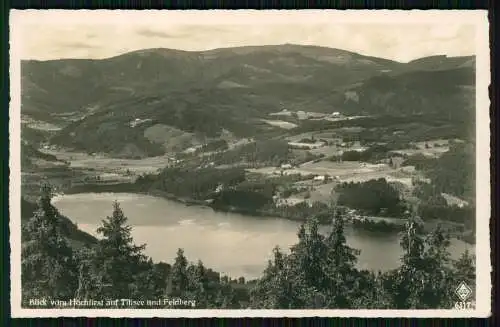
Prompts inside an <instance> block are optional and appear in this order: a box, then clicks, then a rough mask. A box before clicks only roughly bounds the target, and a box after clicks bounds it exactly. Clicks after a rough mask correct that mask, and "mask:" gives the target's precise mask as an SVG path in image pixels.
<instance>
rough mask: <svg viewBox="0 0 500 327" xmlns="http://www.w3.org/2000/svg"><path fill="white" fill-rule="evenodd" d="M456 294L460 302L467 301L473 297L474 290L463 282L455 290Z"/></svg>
mask: <svg viewBox="0 0 500 327" xmlns="http://www.w3.org/2000/svg"><path fill="white" fill-rule="evenodd" d="M455 294H456V295H457V296H458V298H459V299H460V300H462V301H467V300H468V299H469V298H470V297H471V295H472V289H471V288H470V287H469V285H467V284H466V283H465V282H461V283H460V284H459V285H458V287H457V289H456V290H455Z"/></svg>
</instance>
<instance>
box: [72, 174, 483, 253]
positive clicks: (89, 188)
mask: <svg viewBox="0 0 500 327" xmlns="http://www.w3.org/2000/svg"><path fill="white" fill-rule="evenodd" d="M64 193H65V194H78V193H132V194H138V195H148V196H155V197H159V198H163V199H167V200H171V201H174V202H177V203H182V204H184V205H186V206H198V207H205V208H211V209H212V210H214V211H215V212H223V213H235V214H240V215H243V216H247V217H262V218H271V217H274V218H281V219H286V220H289V221H295V222H301V223H303V222H305V221H306V220H305V219H297V218H295V217H291V216H288V215H285V214H280V213H279V212H268V211H266V210H257V211H252V210H245V209H243V208H239V207H235V206H217V207H215V206H212V205H211V204H210V203H209V202H207V201H204V200H196V199H192V198H187V197H179V196H176V195H174V194H172V193H167V192H164V191H160V190H141V189H138V186H137V185H135V184H133V183H119V184H83V185H78V186H75V187H71V188H69V189H67V190H65V192H64ZM349 223H350V225H352V227H353V228H356V229H360V230H365V231H371V232H375V233H379V234H381V235H382V234H394V233H395V232H400V231H401V230H402V227H403V226H404V224H401V225H398V224H394V223H384V224H383V225H384V226H381V224H380V223H373V222H372V221H370V220H357V221H355V222H349ZM320 225H328V223H325V222H320ZM427 225H428V226H430V225H432V223H429V224H427ZM452 237H453V238H456V239H458V240H461V241H463V242H465V243H467V244H469V245H475V242H474V241H475V240H474V238H473V237H470V236H469V237H467V235H465V236H464V235H460V234H456V233H454V234H453V235H452Z"/></svg>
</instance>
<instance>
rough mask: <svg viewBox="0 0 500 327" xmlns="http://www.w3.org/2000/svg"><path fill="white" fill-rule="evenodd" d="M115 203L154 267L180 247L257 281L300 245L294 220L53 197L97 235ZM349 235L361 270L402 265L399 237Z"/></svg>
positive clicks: (126, 197) (459, 249)
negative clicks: (279, 252)
mask: <svg viewBox="0 0 500 327" xmlns="http://www.w3.org/2000/svg"><path fill="white" fill-rule="evenodd" d="M115 200H117V201H118V202H119V203H120V205H121V208H122V209H123V211H124V213H125V215H126V216H127V217H128V219H129V220H128V223H129V224H130V225H131V226H132V227H133V229H132V236H133V238H134V241H135V243H136V244H146V249H145V254H146V255H148V256H150V257H152V258H153V260H154V261H156V262H158V261H165V262H168V263H173V261H174V259H175V256H176V252H177V249H178V248H182V249H184V253H185V255H186V257H187V259H188V260H189V261H192V262H197V261H198V260H202V261H203V263H204V264H205V266H206V267H209V268H212V269H214V270H216V271H218V272H221V273H223V274H227V275H229V276H231V277H232V278H236V277H239V276H244V277H245V278H247V279H249V278H257V277H259V276H261V274H262V271H263V270H264V268H265V267H266V265H267V260H268V259H270V258H271V257H272V249H273V247H274V246H275V245H279V246H280V247H281V248H282V249H286V250H288V249H289V247H290V246H291V245H293V244H295V243H296V242H297V240H298V239H297V231H298V228H299V225H300V223H299V222H296V221H290V220H286V219H282V218H270V217H265V218H264V217H262V218H259V217H251V216H244V215H239V214H235V213H224V212H215V211H213V210H212V209H211V208H207V207H200V206H187V205H185V204H182V203H178V202H175V201H171V200H167V199H164V198H159V197H153V196H147V195H138V194H125V193H99V194H96V193H81V194H71V195H63V196H58V197H55V198H54V199H53V204H54V206H56V207H57V208H58V209H59V211H60V212H61V213H62V214H63V215H65V216H67V217H69V218H70V219H71V220H72V221H73V222H75V223H76V224H77V225H78V228H80V229H81V230H83V231H85V232H88V233H89V234H92V235H94V236H97V233H96V229H97V227H98V226H99V225H100V223H101V220H102V219H104V218H105V217H106V216H110V215H111V214H112V211H113V206H112V204H113V201H115ZM322 230H324V231H327V230H328V227H327V226H323V227H322ZM345 235H346V238H347V243H348V244H349V245H350V246H351V247H353V248H356V249H359V250H361V254H360V256H359V257H358V259H359V263H358V265H359V267H360V268H365V269H373V270H383V271H384V270H389V269H392V268H396V267H397V266H398V265H399V258H400V257H401V254H402V252H401V248H400V246H399V238H398V235H397V234H376V233H370V232H367V231H361V230H353V229H352V228H350V227H349V226H347V227H346V229H345ZM465 249H469V250H470V251H474V246H473V245H469V244H466V243H464V242H462V241H459V240H456V239H454V240H452V244H451V247H450V252H451V254H452V257H454V258H458V257H459V256H460V254H462V253H463V252H464V251H465ZM472 253H473V252H472Z"/></svg>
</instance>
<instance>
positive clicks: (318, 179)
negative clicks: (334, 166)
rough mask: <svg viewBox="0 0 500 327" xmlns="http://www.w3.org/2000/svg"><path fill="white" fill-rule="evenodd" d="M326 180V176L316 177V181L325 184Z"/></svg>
mask: <svg viewBox="0 0 500 327" xmlns="http://www.w3.org/2000/svg"><path fill="white" fill-rule="evenodd" d="M325 179H326V176H325V175H319V176H314V180H315V181H319V182H324V181H325Z"/></svg>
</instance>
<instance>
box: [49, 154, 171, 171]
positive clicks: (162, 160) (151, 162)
mask: <svg viewBox="0 0 500 327" xmlns="http://www.w3.org/2000/svg"><path fill="white" fill-rule="evenodd" d="M44 152H45V153H49V154H52V155H54V156H56V157H57V158H58V159H60V160H65V161H68V162H70V168H81V169H94V170H96V171H102V172H109V173H127V171H129V172H131V173H134V174H142V173H154V172H156V171H158V169H162V168H165V166H167V165H168V163H169V162H170V161H169V157H167V156H161V157H149V158H143V159H121V158H120V159H117V158H111V157H108V156H103V155H95V156H93V155H89V154H87V153H83V152H67V151H59V150H46V151H44Z"/></svg>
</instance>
